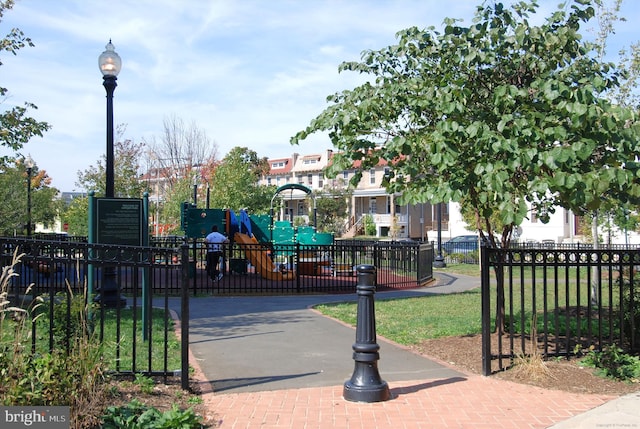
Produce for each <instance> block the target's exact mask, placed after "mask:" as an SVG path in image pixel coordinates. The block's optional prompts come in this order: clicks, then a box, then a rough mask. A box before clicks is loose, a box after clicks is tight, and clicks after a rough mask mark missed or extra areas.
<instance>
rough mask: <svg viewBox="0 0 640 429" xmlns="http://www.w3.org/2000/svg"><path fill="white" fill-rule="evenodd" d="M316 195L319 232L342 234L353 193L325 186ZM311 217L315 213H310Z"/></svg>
mask: <svg viewBox="0 0 640 429" xmlns="http://www.w3.org/2000/svg"><path fill="white" fill-rule="evenodd" d="M314 194H315V198H316V214H317V218H318V225H317V228H318V231H323V232H333V233H335V234H338V235H340V234H342V232H343V229H344V224H345V219H346V218H347V216H348V203H347V200H348V199H349V197H350V196H351V193H350V192H349V191H345V190H344V189H340V188H337V187H329V186H325V187H324V189H323V190H322V191H315V192H314ZM310 216H312V217H313V213H310ZM374 234H375V231H374Z"/></svg>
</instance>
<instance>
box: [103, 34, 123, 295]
mask: <svg viewBox="0 0 640 429" xmlns="http://www.w3.org/2000/svg"><path fill="white" fill-rule="evenodd" d="M98 65H99V66H100V71H101V72H102V79H103V83H102V84H103V86H104V89H105V90H106V91H107V153H106V158H107V160H106V161H107V162H106V166H105V176H106V177H105V191H104V195H105V197H106V198H114V197H115V189H114V188H115V175H114V153H113V152H114V149H113V92H114V91H115V89H116V86H118V84H117V83H116V80H117V79H118V73H120V69H121V67H122V60H121V59H120V56H119V55H118V54H117V53H116V51H115V47H114V46H113V44H112V43H111V40H109V43H107V46H106V47H105V51H104V52H103V53H102V54H100V57H99V58H98ZM102 282H103V284H102V287H101V291H100V292H101V296H100V297H98V298H97V300H99V301H100V302H101V303H102V305H104V306H105V307H115V306H118V305H124V304H125V303H126V300H125V299H123V298H121V297H119V296H118V285H117V284H116V268H115V267H114V266H105V267H104V268H103V276H102Z"/></svg>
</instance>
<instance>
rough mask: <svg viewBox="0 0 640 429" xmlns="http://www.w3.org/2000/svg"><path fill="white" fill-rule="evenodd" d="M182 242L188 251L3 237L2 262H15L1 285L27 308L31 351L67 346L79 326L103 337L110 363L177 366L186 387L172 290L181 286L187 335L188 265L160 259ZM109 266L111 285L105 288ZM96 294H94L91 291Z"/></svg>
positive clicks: (173, 370) (135, 368) (116, 367)
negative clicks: (171, 305) (110, 295)
mask: <svg viewBox="0 0 640 429" xmlns="http://www.w3.org/2000/svg"><path fill="white" fill-rule="evenodd" d="M180 250H181V251H182V253H183V254H182V255H179V259H183V258H184V259H186V258H187V255H188V253H187V248H186V246H183V248H182V249H177V250H176V249H174V248H150V247H135V246H112V245H98V244H87V243H86V242H80V241H73V240H64V241H48V240H36V239H19V238H0V263H1V264H2V267H9V266H13V271H14V273H15V275H14V276H12V277H11V278H10V279H9V281H8V284H7V285H5V286H3V288H5V289H6V293H7V296H8V298H9V300H10V301H11V303H12V304H14V305H17V306H22V307H24V308H27V309H29V314H30V316H31V317H32V322H31V323H32V335H31V342H32V344H31V349H32V350H33V351H34V352H35V351H37V350H43V351H44V350H49V351H51V350H54V349H61V348H66V349H67V351H68V350H69V348H70V346H71V345H70V342H71V341H72V340H73V338H74V336H76V335H77V334H78V332H79V331H78V330H79V329H82V331H80V332H90V333H91V337H92V338H93V341H98V342H99V343H100V344H103V345H104V348H103V350H104V354H105V358H104V360H105V362H106V363H107V365H108V367H109V370H110V371H112V372H114V373H116V374H130V373H144V374H149V375H162V376H173V375H176V374H180V375H181V382H182V385H183V386H184V387H185V388H186V387H188V373H189V372H188V336H187V337H181V338H179V337H178V336H177V335H176V323H177V322H176V320H174V318H173V317H172V312H171V310H170V308H169V297H170V295H175V294H176V292H177V291H181V292H182V305H181V311H182V317H183V318H182V324H181V328H182V333H183V335H187V334H188V301H189V299H188V298H189V296H188V289H187V286H188V272H187V268H188V267H187V265H186V264H185V265H184V266H183V265H181V264H173V263H171V264H167V263H165V261H168V260H173V256H174V255H175V254H176V252H177V251H178V252H179V251H180ZM17 256H18V257H17ZM107 272H108V273H109V274H110V275H111V278H110V281H113V287H114V288H115V289H114V290H113V291H107V289H108V287H107V286H108V285H107V281H109V279H107V277H108V276H107V275H106V273H107ZM109 287H110V286H109ZM92 290H93V292H94V294H92V293H91V291H92ZM111 292H112V293H114V294H115V296H116V297H117V298H116V300H115V305H106V301H105V296H106V295H107V293H111ZM152 294H153V295H154V297H155V300H154V303H153V306H152V305H151V297H152ZM94 295H96V298H95V300H93V299H92V300H89V299H88V297H89V296H94ZM120 297H122V299H123V300H124V305H120V302H119V301H120ZM185 315H186V318H185ZM80 323H82V324H83V326H79V324H80Z"/></svg>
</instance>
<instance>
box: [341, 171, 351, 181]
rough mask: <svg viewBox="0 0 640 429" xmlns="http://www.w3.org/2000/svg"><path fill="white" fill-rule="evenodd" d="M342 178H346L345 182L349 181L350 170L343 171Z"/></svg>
mask: <svg viewBox="0 0 640 429" xmlns="http://www.w3.org/2000/svg"><path fill="white" fill-rule="evenodd" d="M342 178H343V179H344V181H345V182H348V181H349V172H348V171H346V170H345V171H343V172H342Z"/></svg>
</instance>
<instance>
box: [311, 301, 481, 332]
mask: <svg viewBox="0 0 640 429" xmlns="http://www.w3.org/2000/svg"><path fill="white" fill-rule="evenodd" d="M375 308H376V331H377V333H378V334H379V335H381V336H383V337H385V338H388V339H390V340H392V341H395V342H397V343H400V344H404V345H412V344H418V343H419V342H420V341H421V340H423V339H428V338H439V337H448V336H460V335H470V334H479V333H480V331H481V327H482V326H481V319H480V291H479V290H474V291H470V292H464V293H458V294H451V295H436V296H428V297H419V298H405V299H389V300H377V301H376V302H375ZM316 309H317V310H318V311H320V312H321V313H322V314H325V315H327V316H330V317H333V318H335V319H338V320H341V321H343V322H345V323H348V324H351V325H355V324H356V316H357V314H356V313H357V305H356V304H355V303H338V304H326V305H319V306H317V307H316Z"/></svg>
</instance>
